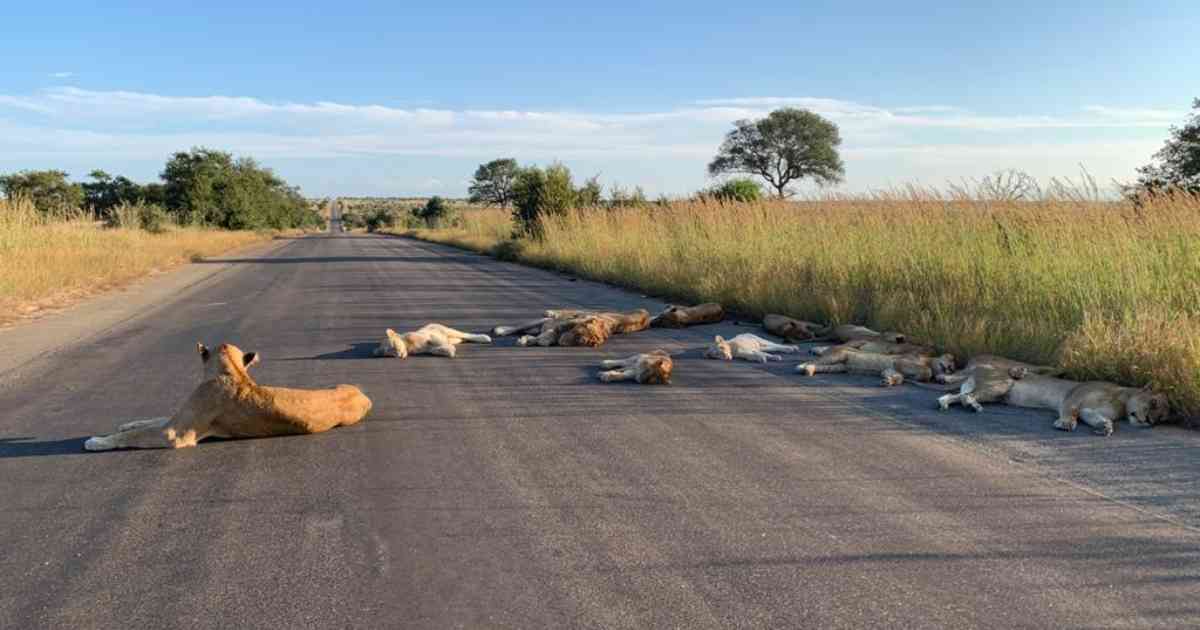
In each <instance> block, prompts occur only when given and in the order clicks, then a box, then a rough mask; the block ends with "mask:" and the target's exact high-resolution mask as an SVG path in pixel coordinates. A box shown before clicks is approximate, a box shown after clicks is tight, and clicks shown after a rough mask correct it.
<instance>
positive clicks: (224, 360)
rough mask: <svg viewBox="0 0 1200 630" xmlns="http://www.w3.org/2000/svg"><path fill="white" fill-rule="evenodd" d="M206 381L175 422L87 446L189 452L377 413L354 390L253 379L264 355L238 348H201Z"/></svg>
mask: <svg viewBox="0 0 1200 630" xmlns="http://www.w3.org/2000/svg"><path fill="white" fill-rule="evenodd" d="M196 349H197V350H198V351H199V352H200V360H201V362H202V363H203V364H204V381H203V382H201V383H200V385H199V386H197V387H196V389H195V390H193V391H192V395H191V396H190V397H189V398H188V399H187V402H185V403H184V404H183V407H182V408H181V409H180V410H179V411H177V412H175V415H173V416H171V417H169V418H153V419H150V420H134V421H133V422H126V423H125V424H122V425H121V426H119V427H117V432H116V433H113V434H111V435H104V436H97V437H93V438H90V439H89V440H88V441H87V442H84V444H83V448H85V449H87V450H89V451H107V450H111V449H115V448H184V447H188V446H195V445H196V443H197V442H199V441H200V440H203V439H204V438H206V437H223V438H243V437H267V436H272V435H296V434H304V433H321V432H322V431H328V430H329V429H332V428H334V427H338V426H349V425H352V424H357V423H359V422H361V421H362V419H363V418H364V417H366V415H367V412H369V411H370V410H371V399H370V398H367V397H366V395H364V394H363V393H362V390H360V389H359V388H357V387H355V386H353V385H338V386H337V387H335V388H333V389H291V388H287V387H267V386H265V385H259V384H258V383H256V382H254V379H252V378H250V373H249V372H248V370H249V368H250V366H252V365H254V364H255V363H257V362H258V354H257V353H254V352H245V353H243V352H242V351H241V349H239V348H238V347H237V346H235V345H232V344H228V343H226V344H222V345H221V346H219V347H218V348H217V350H216V352H215V353H214V352H209V350H208V348H206V347H204V344H196Z"/></svg>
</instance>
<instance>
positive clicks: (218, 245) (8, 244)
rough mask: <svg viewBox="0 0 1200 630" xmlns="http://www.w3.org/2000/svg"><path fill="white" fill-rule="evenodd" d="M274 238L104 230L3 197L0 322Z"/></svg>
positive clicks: (266, 235) (0, 205) (170, 230)
mask: <svg viewBox="0 0 1200 630" xmlns="http://www.w3.org/2000/svg"><path fill="white" fill-rule="evenodd" d="M271 236H272V235H271V234H269V233H261V234H259V233H254V232H230V231H224V230H205V229H199V228H178V227H168V228H167V229H166V230H165V231H163V232H162V233H158V234H151V233H149V232H145V231H143V230H138V229H127V228H105V227H103V226H102V225H100V224H98V223H96V222H94V221H92V220H91V219H90V218H87V217H86V216H85V215H82V214H76V215H74V216H63V217H55V218H47V217H45V216H43V215H41V214H39V213H38V212H37V211H36V210H35V209H34V208H33V206H32V205H31V204H29V203H27V202H23V201H13V202H9V201H4V200H0V323H4V322H7V321H11V320H13V319H17V318H19V317H22V316H25V315H29V314H34V313H37V312H39V311H41V310H44V309H48V308H55V307H59V306H62V305H65V304H67V303H69V302H71V301H72V300H74V299H77V298H79V297H81V296H85V295H89V294H92V293H96V292H98V291H102V290H105V289H109V288H112V287H116V286H120V285H122V284H125V283H127V282H129V281H131V280H133V279H135V278H138V277H141V276H144V275H146V274H147V273H150V272H152V271H154V270H164V269H167V268H169V267H172V266H174V265H177V264H180V263H184V262H188V261H190V260H193V259H194V258H198V257H204V256H212V255H216V254H219V253H221V252H225V251H228V250H231V249H234V248H237V247H241V246H244V245H248V244H250V243H254V242H257V241H265V240H269V239H270V238H271Z"/></svg>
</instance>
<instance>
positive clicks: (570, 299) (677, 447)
mask: <svg viewBox="0 0 1200 630" xmlns="http://www.w3.org/2000/svg"><path fill="white" fill-rule="evenodd" d="M225 264H228V265H231V266H232V267H231V268H230V269H228V270H226V271H223V272H222V273H220V274H218V275H216V276H214V278H213V279H212V280H211V281H209V282H207V283H206V284H204V285H202V286H198V287H194V288H193V289H192V290H189V291H187V292H185V293H181V294H180V295H178V296H176V297H175V298H174V299H173V301H171V302H170V303H169V304H166V305H164V306H162V307H161V308H158V309H155V310H152V311H149V312H147V314H146V315H144V316H139V317H132V318H131V319H128V320H126V321H124V322H123V323H120V324H118V325H116V326H113V327H110V328H108V329H106V330H104V331H103V332H101V333H98V334H96V335H93V336H91V337H89V338H87V339H84V340H83V341H80V342H78V343H76V344H73V345H71V346H70V347H68V348H64V349H62V350H61V351H59V352H57V353H53V354H48V355H46V356H44V357H42V358H38V359H35V360H33V361H32V362H30V363H27V364H26V365H24V366H22V367H21V369H19V370H10V371H9V372H7V373H5V374H3V375H0V628H22V629H26V628H456V627H467V628H734V627H738V628H837V627H845V628H935V627H942V628H972V627H991V628H1018V627H1020V628H1024V627H1042V628H1073V627H1087V628H1097V627H1104V628H1117V627H1144V626H1160V627H1173V628H1179V627H1189V626H1190V627H1196V626H1200V484H1197V478H1198V477H1200V475H1198V473H1200V440H1198V439H1197V434H1196V433H1194V432H1188V431H1184V430H1182V429H1176V428H1156V429H1153V430H1134V429H1131V428H1130V427H1128V425H1124V424H1122V425H1121V426H1119V427H1118V430H1117V434H1116V435H1114V436H1113V437H1112V438H1109V439H1102V438H1098V437H1094V436H1092V435H1090V434H1088V433H1085V432H1082V431H1081V432H1078V433H1074V434H1065V433H1059V432H1055V431H1053V430H1052V429H1051V428H1050V421H1051V414H1049V413H1038V412H1028V411H1015V410H1007V409H996V410H990V411H988V412H987V413H984V414H980V415H974V414H970V413H967V412H962V411H954V412H949V413H939V412H937V411H934V410H933V399H934V397H935V394H934V393H932V392H928V391H923V390H918V389H916V388H911V387H907V388H897V389H890V390H884V389H881V388H879V387H878V386H877V385H876V379H874V378H869V377H844V376H841V377H839V376H833V375H831V376H828V377H815V378H804V377H801V376H797V375H795V374H793V373H792V372H791V368H792V366H793V365H794V363H795V362H794V361H785V362H783V363H781V364H771V365H765V366H764V365H752V364H748V363H740V362H739V363H723V362H718V361H706V360H703V359H702V358H701V357H700V354H699V351H698V347H699V345H700V344H701V343H702V342H703V341H704V340H705V339H706V338H711V335H712V334H714V332H717V331H720V332H723V333H736V332H740V331H743V330H746V329H741V328H737V327H736V326H734V325H733V324H725V325H721V326H710V327H703V328H693V329H689V330H686V331H657V330H656V331H648V332H645V333H639V334H636V335H630V336H623V337H617V338H615V339H613V340H612V341H611V342H610V343H609V344H608V345H606V346H605V347H604V348H601V349H599V350H593V349H583V348H537V349H530V348H518V347H514V346H513V345H512V341H511V339H503V340H500V342H499V343H497V344H496V345H493V346H464V347H462V348H461V349H460V353H459V357H458V358H456V359H452V360H451V359H445V358H435V357H413V358H410V359H408V360H404V361H401V360H396V359H374V358H371V356H370V350H371V348H372V346H373V344H374V343H375V342H376V341H377V340H378V339H379V338H380V337H381V335H382V333H383V330H384V328H386V327H389V326H390V327H394V328H397V329H404V328H408V327H415V326H418V325H420V324H423V323H426V322H428V321H439V322H443V323H446V324H449V325H454V326H459V327H462V328H466V329H471V330H486V329H489V328H490V327H491V326H492V325H494V324H496V323H499V322H507V321H514V320H519V319H522V318H526V317H529V316H531V315H536V314H538V313H539V312H540V311H541V310H543V309H545V308H548V307H559V306H578V307H605V308H628V307H635V306H645V307H647V308H651V309H653V308H657V307H659V306H661V302H658V301H656V300H653V299H649V298H645V297H643V296H640V295H638V294H636V293H629V292H625V291H621V290H618V289H613V288H610V287H605V286H602V285H598V284H594V283H590V282H585V281H573V280H572V279H570V278H567V277H565V276H561V275H558V274H554V273H551V272H546V271H538V270H530V269H526V268H522V267H518V266H516V265H512V264H507V263H501V262H497V261H494V260H491V259H488V258H485V257H481V256H476V255H473V254H468V253H463V252H460V251H457V250H453V249H449V248H445V247H441V246H437V245H431V244H425V243H418V242H414V241H409V240H404V239H393V238H377V237H372V236H362V235H330V236H319V237H310V238H305V239H299V240H295V241H291V242H289V243H287V244H285V245H283V246H282V247H280V248H278V249H276V250H274V251H272V252H271V253H269V254H264V255H260V256H247V257H245V258H234V259H232V260H229V261H226V262H225ZM196 341H203V342H205V343H207V344H210V345H212V344H217V343H220V342H223V341H228V342H232V343H236V344H238V345H240V346H241V347H242V348H243V349H247V350H255V351H258V352H260V353H261V355H262V357H263V359H264V360H263V362H262V364H261V365H259V366H258V367H257V368H256V371H255V374H256V376H257V377H258V379H259V381H260V382H262V383H266V384H279V385H291V386H310V387H315V386H327V385H333V384H336V383H356V384H358V385H360V386H361V387H362V388H363V389H364V390H365V391H366V392H367V393H368V394H369V395H370V396H371V397H372V399H373V400H374V402H375V409H374V411H373V412H372V414H371V416H370V417H369V418H368V420H367V421H366V422H364V423H362V424H361V425H358V426H355V427H350V428H345V429H338V430H335V431H332V432H330V433H326V434H322V435H316V436H305V437H288V438H274V439H261V440H241V441H217V442H206V443H203V444H201V445H200V446H199V447H198V448H194V449H185V450H181V451H177V452H171V451H121V452H108V453H85V452H83V450H82V444H83V440H84V439H85V438H86V437H87V436H89V435H92V434H97V433H102V432H105V431H108V430H110V429H111V428H112V427H114V426H116V425H117V424H118V423H119V422H122V421H124V420H128V419H133V418H141V417H150V416H156V415H163V414H166V413H169V412H171V411H173V410H174V409H175V408H176V406H177V405H179V404H180V402H181V401H182V400H183V399H184V398H185V397H186V396H187V394H188V393H189V391H190V390H191V388H192V387H193V386H194V385H195V384H196V383H197V382H198V379H199V376H200V362H199V359H198V357H197V356H196V353H195V342H196ZM654 347H665V348H668V349H671V350H675V351H679V352H681V353H682V354H681V355H680V356H679V357H677V362H676V376H675V382H674V384H673V385H671V386H668V387H638V386H636V385H618V384H614V385H603V384H600V383H598V382H597V381H596V380H595V376H594V373H595V367H596V363H597V362H598V361H599V360H600V359H602V358H608V357H620V356H624V355H626V354H630V353H633V352H636V351H640V350H646V349H650V348H654Z"/></svg>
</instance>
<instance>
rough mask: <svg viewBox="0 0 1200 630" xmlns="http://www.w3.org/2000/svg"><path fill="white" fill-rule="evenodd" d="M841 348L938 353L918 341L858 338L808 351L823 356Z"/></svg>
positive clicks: (917, 353) (815, 347)
mask: <svg viewBox="0 0 1200 630" xmlns="http://www.w3.org/2000/svg"><path fill="white" fill-rule="evenodd" d="M841 348H849V349H851V350H858V351H859V352H874V353H875V354H916V355H919V356H923V357H931V356H933V355H935V354H937V350H935V349H934V348H933V346H925V345H921V344H918V343H892V342H890V341H878V340H875V339H856V340H854V341H847V342H846V343H843V344H839V345H836V346H814V347H812V348H809V349H808V352H809V353H810V354H815V355H817V356H822V355H825V354H829V353H830V352H834V351H836V350H838V349H841Z"/></svg>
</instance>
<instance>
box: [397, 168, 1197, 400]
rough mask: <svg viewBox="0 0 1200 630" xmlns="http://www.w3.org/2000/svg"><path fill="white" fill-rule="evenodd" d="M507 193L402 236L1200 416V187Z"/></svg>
mask: <svg viewBox="0 0 1200 630" xmlns="http://www.w3.org/2000/svg"><path fill="white" fill-rule="evenodd" d="M511 233H512V226H511V224H510V222H509V219H508V215H507V213H505V212H504V211H503V210H498V209H490V210H479V211H472V212H467V213H464V221H463V226H462V227H461V228H457V229H450V230H414V231H409V232H404V234H406V235H409V236H414V237H416V238H421V239H425V240H430V241H435V242H440V243H446V244H450V245H455V246H458V247H463V248H467V249H471V250H474V251H479V252H486V253H491V254H493V255H499V256H500V257H504V258H507V259H512V260H517V261H519V262H523V263H527V264H532V265H538V266H543V267H549V268H554V269H559V270H563V271H567V272H570V273H574V274H579V275H581V276H584V277H588V278H593V279H597V280H602V281H606V282H611V283H614V284H618V285H622V286H628V287H634V288H637V289H638V290H641V291H644V292H649V293H652V294H656V295H662V296H666V297H668V298H670V299H674V300H680V301H687V302H701V301H710V300H711V301H717V302H720V303H722V304H724V305H725V306H726V307H728V308H733V309H735V310H738V311H743V312H747V313H752V314H760V315H761V314H764V313H768V312H776V313H784V314H787V315H791V316H793V317H798V318H803V319H810V320H815V321H823V322H833V323H847V322H853V323H862V324H866V325H869V326H872V327H876V328H883V329H894V330H903V331H905V332H907V333H908V334H909V335H911V336H913V337H914V338H917V339H922V340H927V341H929V342H932V343H934V344H936V345H938V346H940V347H942V348H945V349H946V350H948V351H951V352H954V353H955V354H956V355H958V356H961V357H967V356H971V355H974V354H979V353H984V352H988V353H996V354H1002V355H1006V356H1010V357H1012V358H1016V359H1023V360H1027V361H1034V362H1039V363H1059V364H1061V365H1063V366H1064V367H1066V368H1067V369H1068V373H1069V376H1070V377H1072V378H1075V379H1080V380H1090V379H1104V380H1112V381H1116V382H1119V383H1122V384H1126V385H1136V386H1141V385H1147V384H1149V385H1153V386H1154V387H1156V388H1158V389H1160V390H1161V391H1164V392H1166V393H1167V394H1168V395H1169V396H1170V397H1171V400H1172V403H1173V405H1174V408H1175V410H1176V411H1177V412H1178V414H1179V415H1181V416H1183V417H1185V418H1187V419H1188V420H1189V422H1195V421H1196V419H1200V199H1197V198H1194V197H1177V198H1173V199H1160V200H1155V201H1152V202H1149V203H1146V204H1144V205H1141V206H1135V205H1133V204H1132V203H1127V202H1116V201H1106V200H1102V199H1097V198H1095V197H1090V198H1089V197H1084V196H1076V197H1072V196H1069V195H1068V196H1059V197H1053V198H1051V197H1047V198H1044V199H1042V200H1038V201H981V200H978V199H967V198H963V197H962V196H961V195H955V196H945V195H942V194H939V193H937V192H936V191H914V192H911V193H908V194H902V195H901V194H897V195H882V196H873V197H871V198H863V199H848V198H829V199H822V200H814V201H805V202H797V203H791V202H778V201H767V202H759V203H751V204H724V205H723V204H715V203H703V202H680V203H675V204H672V205H670V206H669V207H644V208H632V209H577V210H573V211H570V212H568V213H567V214H566V215H565V216H561V217H555V218H552V219H550V220H548V221H546V222H545V238H544V239H543V240H540V241H537V240H517V241H513V240H510V238H509V235H510V234H511Z"/></svg>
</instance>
